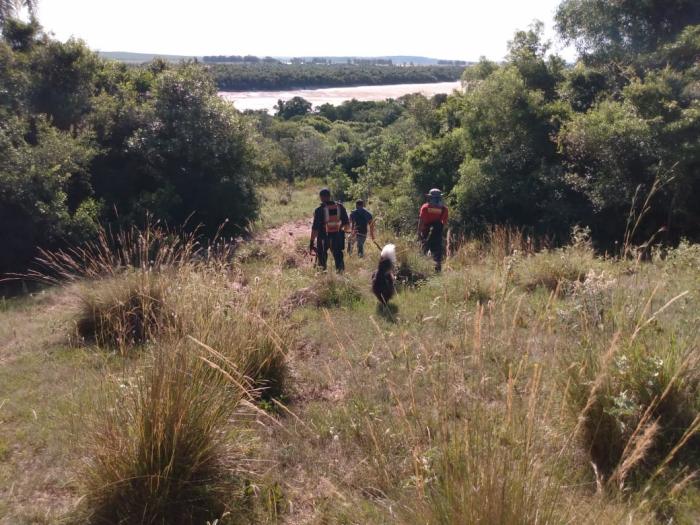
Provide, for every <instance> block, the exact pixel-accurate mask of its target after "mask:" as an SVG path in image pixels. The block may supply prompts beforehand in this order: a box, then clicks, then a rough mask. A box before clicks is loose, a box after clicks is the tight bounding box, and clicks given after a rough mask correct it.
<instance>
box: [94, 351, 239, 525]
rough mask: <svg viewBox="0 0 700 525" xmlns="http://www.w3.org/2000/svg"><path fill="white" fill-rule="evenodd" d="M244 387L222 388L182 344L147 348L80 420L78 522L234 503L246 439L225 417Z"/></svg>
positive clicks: (178, 518)
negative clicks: (139, 366) (129, 374)
mask: <svg viewBox="0 0 700 525" xmlns="http://www.w3.org/2000/svg"><path fill="white" fill-rule="evenodd" d="M244 394H245V392H243V391H242V390H238V391H236V390H231V389H230V388H224V384H223V382H222V381H221V380H217V378H216V375H215V374H212V373H211V369H210V368H209V367H208V366H207V365H206V364H205V363H204V362H203V361H202V360H201V359H198V356H197V355H196V353H195V352H193V350H192V348H191V347H189V346H188V345H185V344H182V343H174V344H173V345H172V346H163V347H158V348H156V349H154V351H153V353H152V354H151V357H150V358H149V359H148V364H147V366H145V367H144V369H143V370H141V371H138V372H137V373H136V376H135V377H133V378H132V379H131V380H130V381H124V382H122V383H121V384H120V385H119V388H116V389H115V390H114V391H113V392H110V394H109V395H108V396H107V397H106V398H105V399H104V404H103V405H101V406H100V410H98V411H97V413H96V414H95V416H94V421H93V422H92V424H91V425H90V426H89V427H88V428H89V429H90V430H89V432H90V440H89V443H90V445H89V460H88V463H87V467H86V469H85V470H84V471H83V473H82V474H83V476H84V483H85V490H86V494H85V498H84V501H83V505H82V507H81V511H82V518H83V519H84V520H85V522H86V523H96V524H97V523H142V524H154V525H155V524H172V523H182V524H190V523H191V524H195V523H197V524H199V523H205V522H206V521H207V520H214V519H216V518H219V517H221V516H222V515H223V514H224V513H225V512H227V511H231V510H233V509H232V508H231V505H232V504H235V502H236V500H237V499H238V500H242V491H243V488H244V487H243V485H244V482H243V480H244V479H245V478H244V476H243V471H242V462H241V461H240V456H241V455H242V454H244V453H245V452H246V451H245V448H246V446H247V443H246V441H245V438H242V437H241V435H240V434H239V435H236V434H235V433H233V434H230V433H228V432H226V422H227V420H228V418H229V417H230V416H231V414H232V413H233V412H234V411H235V409H236V406H237V404H238V403H239V401H240V400H241V399H242V397H243V396H244ZM236 448H239V450H236ZM236 495H238V496H236Z"/></svg>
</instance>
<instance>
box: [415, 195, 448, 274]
mask: <svg viewBox="0 0 700 525" xmlns="http://www.w3.org/2000/svg"><path fill="white" fill-rule="evenodd" d="M426 197H427V198H428V202H426V203H425V204H423V206H421V209H420V213H419V215H418V237H419V238H420V240H421V242H422V244H423V253H428V252H430V254H431V255H432V256H433V260H434V261H435V271H436V272H439V271H441V270H442V257H443V246H442V243H443V241H442V236H443V231H444V229H445V225H446V224H447V218H448V210H447V206H445V203H444V202H443V200H442V192H441V191H440V190H439V189H432V190H430V192H429V193H428V194H427V195H426Z"/></svg>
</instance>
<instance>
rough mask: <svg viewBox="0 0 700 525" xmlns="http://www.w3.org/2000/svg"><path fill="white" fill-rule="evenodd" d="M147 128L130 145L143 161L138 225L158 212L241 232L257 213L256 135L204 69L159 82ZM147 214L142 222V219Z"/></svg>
mask: <svg viewBox="0 0 700 525" xmlns="http://www.w3.org/2000/svg"><path fill="white" fill-rule="evenodd" d="M152 96H153V101H152V103H151V104H152V107H151V108H149V111H152V113H151V114H150V115H149V118H152V120H149V121H148V122H147V124H146V126H144V127H142V128H140V129H139V130H138V131H137V132H136V133H134V135H133V136H132V137H130V138H129V140H128V145H129V148H130V150H131V153H132V154H134V155H137V158H138V159H140V162H139V164H140V168H139V169H138V170H137V172H136V176H137V177H139V178H140V180H141V181H142V182H141V192H140V193H139V194H137V195H134V197H133V199H132V206H131V210H130V212H131V217H132V219H133V220H139V218H142V215H143V212H144V211H145V210H150V211H151V212H153V213H154V214H155V216H156V217H157V218H162V219H165V220H168V221H170V222H172V223H174V224H178V225H179V224H184V223H185V221H186V220H187V219H188V218H189V219H190V224H195V225H197V224H200V223H201V224H203V226H204V232H206V233H209V234H211V233H214V232H216V231H217V229H218V228H219V226H220V225H222V224H223V223H224V222H226V221H227V222H226V228H225V231H227V232H239V231H241V229H242V228H244V227H245V226H246V225H247V224H248V223H249V222H250V221H251V220H253V219H255V218H256V216H257V209H258V201H257V197H256V193H255V190H254V182H255V177H256V163H255V162H254V159H253V153H254V151H255V150H254V148H253V146H252V142H251V139H252V130H251V129H250V127H249V126H248V123H247V121H246V119H245V118H244V117H243V116H242V115H241V114H240V113H238V112H237V111H236V110H235V109H234V108H233V106H232V105H231V104H229V103H227V102H225V101H223V100H222V99H221V98H219V97H218V95H217V91H216V87H215V85H214V83H213V82H212V81H211V78H210V77H209V76H208V75H207V74H206V72H205V71H204V69H202V68H201V67H199V66H196V65H186V66H183V67H181V68H178V69H173V70H166V71H164V72H163V73H161V74H160V75H158V76H157V77H156V80H155V84H154V89H153V93H152ZM139 216H141V217H139Z"/></svg>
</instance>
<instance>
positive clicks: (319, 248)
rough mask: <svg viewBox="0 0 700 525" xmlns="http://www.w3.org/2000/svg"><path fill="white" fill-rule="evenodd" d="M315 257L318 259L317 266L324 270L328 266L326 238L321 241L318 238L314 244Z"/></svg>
mask: <svg viewBox="0 0 700 525" xmlns="http://www.w3.org/2000/svg"><path fill="white" fill-rule="evenodd" d="M316 255H317V257H318V265H319V266H320V267H321V269H323V270H325V269H326V266H327V264H328V238H325V239H321V238H320V237H319V239H318V242H317V243H316Z"/></svg>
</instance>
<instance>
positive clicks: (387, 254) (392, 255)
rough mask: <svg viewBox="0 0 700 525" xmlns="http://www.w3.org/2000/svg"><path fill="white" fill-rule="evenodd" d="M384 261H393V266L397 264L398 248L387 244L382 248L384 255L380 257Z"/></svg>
mask: <svg viewBox="0 0 700 525" xmlns="http://www.w3.org/2000/svg"><path fill="white" fill-rule="evenodd" d="M379 258H380V259H381V260H382V261H391V264H392V266H393V265H395V264H396V246H395V245H393V244H387V245H386V246H384V248H382V254H381V255H380V256H379Z"/></svg>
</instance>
